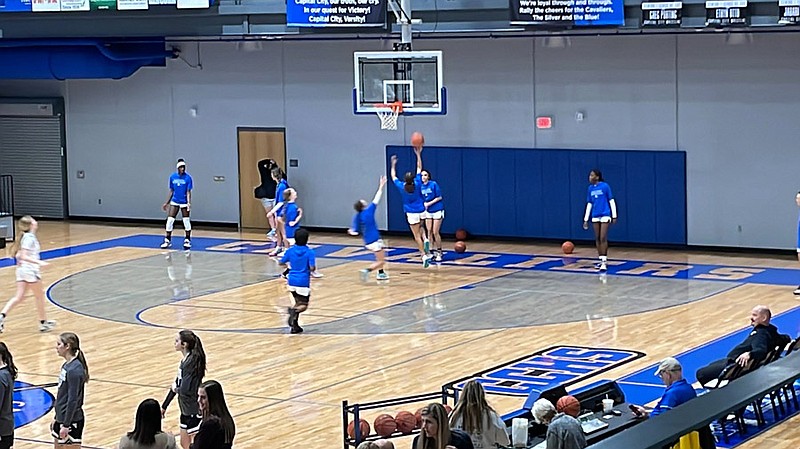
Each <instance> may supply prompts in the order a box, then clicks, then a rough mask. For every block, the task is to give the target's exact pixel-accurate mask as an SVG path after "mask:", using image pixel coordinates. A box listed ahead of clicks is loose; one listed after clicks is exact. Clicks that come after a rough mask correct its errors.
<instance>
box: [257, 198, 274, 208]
mask: <svg viewBox="0 0 800 449" xmlns="http://www.w3.org/2000/svg"><path fill="white" fill-rule="evenodd" d="M260 200H261V204H262V205H263V206H264V209H267V210H272V208H273V207H275V200H271V199H269V198H260Z"/></svg>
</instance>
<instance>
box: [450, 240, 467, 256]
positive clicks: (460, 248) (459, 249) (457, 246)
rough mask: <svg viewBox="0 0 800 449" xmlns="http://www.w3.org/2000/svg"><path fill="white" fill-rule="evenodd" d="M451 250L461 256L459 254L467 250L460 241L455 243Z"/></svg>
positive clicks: (465, 245)
mask: <svg viewBox="0 0 800 449" xmlns="http://www.w3.org/2000/svg"><path fill="white" fill-rule="evenodd" d="M453 249H454V250H456V252H457V253H459V254H461V253H463V252H464V251H466V250H467V244H466V243H464V242H462V241H461V240H459V241H457V242H456V244H455V246H454V247H453Z"/></svg>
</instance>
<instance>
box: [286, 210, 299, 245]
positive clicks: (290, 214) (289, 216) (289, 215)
mask: <svg viewBox="0 0 800 449" xmlns="http://www.w3.org/2000/svg"><path fill="white" fill-rule="evenodd" d="M298 215H299V211H298V210H297V203H286V204H284V205H283V220H284V221H285V222H286V226H285V228H286V238H287V239H293V238H294V231H296V230H297V228H299V227H300V223H295V225H294V226H291V225H290V224H289V223H291V222H293V221H295V220H297V216H298Z"/></svg>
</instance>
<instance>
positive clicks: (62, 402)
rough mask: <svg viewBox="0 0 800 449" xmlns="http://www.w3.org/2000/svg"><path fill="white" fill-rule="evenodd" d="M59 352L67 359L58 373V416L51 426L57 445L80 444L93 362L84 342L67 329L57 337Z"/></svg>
mask: <svg viewBox="0 0 800 449" xmlns="http://www.w3.org/2000/svg"><path fill="white" fill-rule="evenodd" d="M56 353H58V355H59V357H62V358H63V359H64V360H65V361H64V364H63V365H61V373H60V374H59V376H58V392H57V393H56V405H55V409H56V419H55V420H54V421H53V425H52V427H51V434H52V435H53V438H55V447H59V445H75V446H76V447H80V445H81V439H82V437H83V426H84V424H85V423H84V415H83V398H84V385H85V384H86V383H87V382H89V365H87V364H86V358H85V357H84V356H83V351H82V350H81V342H80V339H79V338H78V336H77V335H75V334H73V333H72V332H64V333H62V334H61V335H59V336H58V340H57V341H56Z"/></svg>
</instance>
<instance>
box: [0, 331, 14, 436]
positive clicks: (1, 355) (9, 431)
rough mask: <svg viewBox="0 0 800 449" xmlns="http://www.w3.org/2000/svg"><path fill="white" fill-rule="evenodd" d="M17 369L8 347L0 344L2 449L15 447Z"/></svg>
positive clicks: (0, 429)
mask: <svg viewBox="0 0 800 449" xmlns="http://www.w3.org/2000/svg"><path fill="white" fill-rule="evenodd" d="M16 378H17V367H16V366H14V357H13V356H12V355H11V351H9V350H8V346H6V344H5V343H3V342H0V449H10V448H11V447H12V446H14V380H15V379H16Z"/></svg>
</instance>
